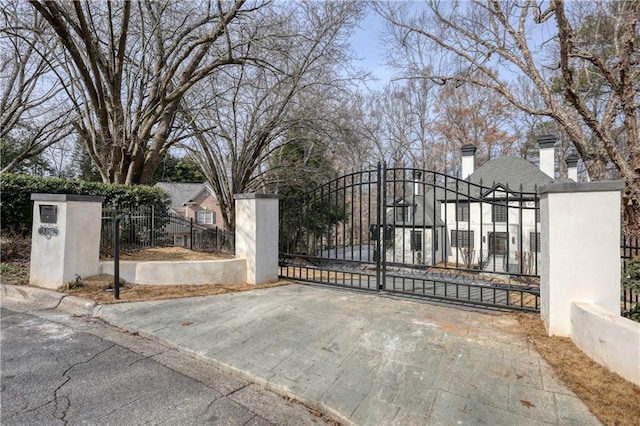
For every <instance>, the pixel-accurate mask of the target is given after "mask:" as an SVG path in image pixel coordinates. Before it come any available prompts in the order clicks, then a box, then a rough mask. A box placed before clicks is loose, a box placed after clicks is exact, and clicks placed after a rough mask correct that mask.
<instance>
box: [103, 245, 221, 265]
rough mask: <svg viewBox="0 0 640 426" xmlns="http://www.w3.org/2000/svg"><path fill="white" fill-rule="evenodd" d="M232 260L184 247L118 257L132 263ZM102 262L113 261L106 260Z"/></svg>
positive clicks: (143, 251)
mask: <svg viewBox="0 0 640 426" xmlns="http://www.w3.org/2000/svg"><path fill="white" fill-rule="evenodd" d="M220 259H233V256H232V255H230V254H225V253H203V252H199V251H192V250H189V249H186V248H184V247H152V248H148V249H144V250H139V251H135V252H133V253H124V254H121V255H120V260H134V261H164V262H170V261H182V260H220ZM102 260H113V258H107V259H102Z"/></svg>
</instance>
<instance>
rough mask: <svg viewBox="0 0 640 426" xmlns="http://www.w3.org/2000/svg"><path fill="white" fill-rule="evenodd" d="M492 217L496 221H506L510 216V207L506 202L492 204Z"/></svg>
mask: <svg viewBox="0 0 640 426" xmlns="http://www.w3.org/2000/svg"><path fill="white" fill-rule="evenodd" d="M491 217H492V219H493V221H494V222H495V223H497V222H506V221H507V218H508V217H509V207H507V206H506V205H504V204H494V205H493V206H491Z"/></svg>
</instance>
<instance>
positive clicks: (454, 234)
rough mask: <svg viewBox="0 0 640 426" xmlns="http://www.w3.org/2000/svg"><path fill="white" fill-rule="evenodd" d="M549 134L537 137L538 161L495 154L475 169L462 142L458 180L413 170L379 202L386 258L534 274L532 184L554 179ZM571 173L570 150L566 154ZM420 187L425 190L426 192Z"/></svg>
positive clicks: (536, 238) (536, 228) (536, 244)
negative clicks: (428, 179)
mask: <svg viewBox="0 0 640 426" xmlns="http://www.w3.org/2000/svg"><path fill="white" fill-rule="evenodd" d="M555 140H556V139H555V137H553V136H543V137H541V138H540V140H539V146H540V166H539V168H538V167H536V166H534V165H533V164H531V163H530V162H529V161H527V160H525V159H523V158H519V157H500V158H496V159H493V160H490V161H488V162H487V163H485V164H484V165H483V166H482V167H480V168H478V169H475V151H476V148H475V146H473V145H466V146H464V147H463V148H462V179H463V180H457V179H449V180H448V181H447V180H446V179H445V181H444V182H439V183H436V184H435V189H434V186H433V183H431V184H426V183H424V182H421V181H420V176H419V175H418V174H417V173H414V183H413V190H408V189H404V190H403V192H404V193H407V195H404V194H403V195H402V196H399V197H395V198H394V199H393V200H391V201H390V202H387V205H386V211H387V217H386V222H387V224H391V225H393V227H394V229H395V230H394V232H393V239H392V240H393V241H392V243H390V244H388V246H387V249H386V259H387V261H388V262H394V263H404V264H422V265H437V264H438V263H441V262H447V263H448V264H454V265H456V266H459V267H462V268H469V269H482V270H485V271H496V272H510V273H523V274H535V273H537V268H538V253H539V248H540V217H539V214H538V212H539V210H538V209H537V208H536V207H537V206H536V200H537V195H536V191H537V188H538V187H539V186H541V185H545V184H549V183H551V182H558V181H560V182H561V181H568V180H569V179H566V178H560V179H556V178H555V176H554V174H555V173H554V170H555V148H554V144H555ZM566 161H567V165H568V168H569V176H570V177H571V178H573V179H574V180H577V157H576V156H569V158H567V160H566ZM424 188H427V189H429V191H427V193H426V194H424V195H423V194H422V193H421V192H424Z"/></svg>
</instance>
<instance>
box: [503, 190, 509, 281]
mask: <svg viewBox="0 0 640 426" xmlns="http://www.w3.org/2000/svg"><path fill="white" fill-rule="evenodd" d="M506 186H507V190H506V191H505V201H504V203H505V204H506V209H507V222H506V225H505V227H506V229H507V254H506V255H505V256H506V258H507V259H506V260H507V262H506V263H507V265H506V266H504V267H503V269H504V272H506V273H509V254H510V253H511V232H510V230H509V192H510V190H509V184H508V183H507V184H506ZM503 263H504V260H503ZM509 282H511V276H510V275H509Z"/></svg>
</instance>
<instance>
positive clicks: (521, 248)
mask: <svg viewBox="0 0 640 426" xmlns="http://www.w3.org/2000/svg"><path fill="white" fill-rule="evenodd" d="M523 200H524V194H523V188H522V185H520V203H519V206H520V207H519V208H518V227H519V229H520V239H519V240H518V251H520V266H519V270H518V273H520V274H522V273H524V260H525V259H524V243H523V240H524V222H523V214H522V209H523V207H524V201H523ZM516 260H517V259H516ZM527 273H530V272H529V271H528V272H527Z"/></svg>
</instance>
